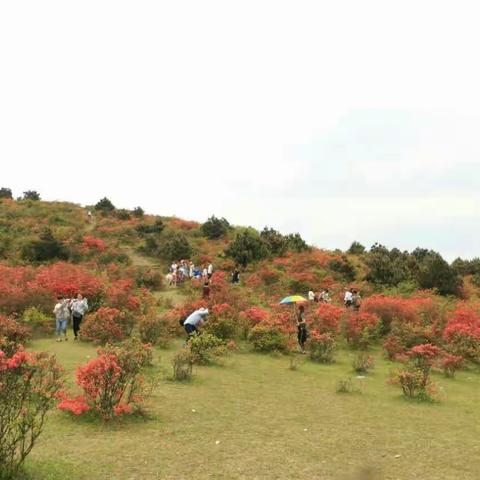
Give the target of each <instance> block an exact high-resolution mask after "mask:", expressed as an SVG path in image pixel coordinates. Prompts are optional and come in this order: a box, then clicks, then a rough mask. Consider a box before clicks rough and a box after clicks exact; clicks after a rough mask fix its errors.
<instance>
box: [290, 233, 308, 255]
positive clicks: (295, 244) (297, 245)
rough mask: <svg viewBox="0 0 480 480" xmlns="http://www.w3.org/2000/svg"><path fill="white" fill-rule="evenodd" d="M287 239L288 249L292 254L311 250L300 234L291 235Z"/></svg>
mask: <svg viewBox="0 0 480 480" xmlns="http://www.w3.org/2000/svg"><path fill="white" fill-rule="evenodd" d="M285 238H286V239H287V244H288V249H289V250H291V251H292V252H297V253H301V252H306V251H308V250H310V247H309V246H308V245H307V243H306V242H305V240H304V239H303V238H302V237H301V236H300V234H299V233H291V234H290V235H287V236H286V237H285Z"/></svg>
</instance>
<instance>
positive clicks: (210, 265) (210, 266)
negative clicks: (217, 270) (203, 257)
mask: <svg viewBox="0 0 480 480" xmlns="http://www.w3.org/2000/svg"><path fill="white" fill-rule="evenodd" d="M212 275H213V265H212V263H211V262H210V263H209V264H208V268H207V276H208V278H209V279H210V278H212Z"/></svg>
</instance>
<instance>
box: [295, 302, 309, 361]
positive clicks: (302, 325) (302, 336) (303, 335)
mask: <svg viewBox="0 0 480 480" xmlns="http://www.w3.org/2000/svg"><path fill="white" fill-rule="evenodd" d="M307 338H308V331H307V322H306V321H305V307H304V306H303V305H300V306H299V307H298V312H297V340H298V344H299V345H300V350H301V352H302V353H305V343H306V341H307Z"/></svg>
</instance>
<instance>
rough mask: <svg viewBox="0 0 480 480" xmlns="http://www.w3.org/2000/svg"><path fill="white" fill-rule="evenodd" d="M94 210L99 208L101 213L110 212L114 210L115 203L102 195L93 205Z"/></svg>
mask: <svg viewBox="0 0 480 480" xmlns="http://www.w3.org/2000/svg"><path fill="white" fill-rule="evenodd" d="M95 210H99V211H100V212H102V213H110V212H113V211H114V210H115V205H113V203H112V202H111V201H110V200H109V199H108V198H107V197H103V198H102V199H101V200H99V201H98V202H97V204H96V205H95Z"/></svg>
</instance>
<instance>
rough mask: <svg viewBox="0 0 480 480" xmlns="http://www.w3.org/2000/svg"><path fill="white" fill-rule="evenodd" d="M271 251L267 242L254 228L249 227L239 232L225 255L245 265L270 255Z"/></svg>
mask: <svg viewBox="0 0 480 480" xmlns="http://www.w3.org/2000/svg"><path fill="white" fill-rule="evenodd" d="M269 253H270V252H269V249H268V245H267V243H266V242H265V241H264V240H263V239H262V238H261V236H260V235H259V234H258V232H257V231H256V230H254V229H253V228H247V229H245V230H243V231H241V232H239V233H237V234H236V236H235V238H234V239H233V241H232V242H230V244H229V245H228V246H227V248H226V249H225V255H226V256H227V257H230V258H232V259H233V260H235V262H237V263H238V264H240V265H242V266H243V267H246V266H247V265H248V264H249V263H251V262H255V261H257V260H262V259H263V258H266V257H268V255H269Z"/></svg>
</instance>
